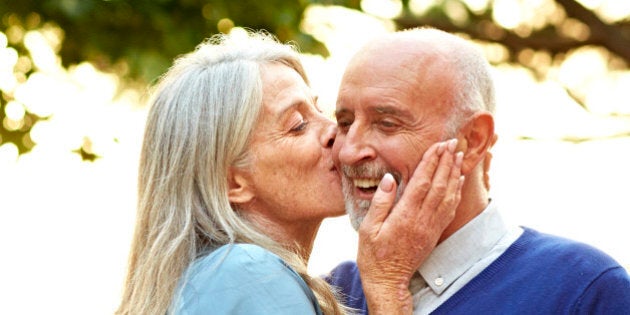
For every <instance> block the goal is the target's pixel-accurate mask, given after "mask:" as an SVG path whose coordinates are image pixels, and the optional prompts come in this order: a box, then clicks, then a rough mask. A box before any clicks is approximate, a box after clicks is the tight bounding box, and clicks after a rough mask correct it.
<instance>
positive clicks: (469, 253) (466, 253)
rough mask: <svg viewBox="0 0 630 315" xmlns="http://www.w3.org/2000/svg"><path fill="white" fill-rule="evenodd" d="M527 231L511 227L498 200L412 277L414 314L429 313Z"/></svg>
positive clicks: (442, 244)
mask: <svg viewBox="0 0 630 315" xmlns="http://www.w3.org/2000/svg"><path fill="white" fill-rule="evenodd" d="M522 233H523V229H522V228H520V227H518V226H513V227H508V226H507V225H506V224H505V222H504V221H503V219H502V217H501V215H500V214H499V212H498V210H497V206H496V202H493V201H491V202H490V203H489V204H488V207H487V208H486V209H485V210H484V211H483V212H482V213H480V214H479V215H478V216H477V217H475V218H474V219H473V220H471V221H470V222H468V223H467V224H466V225H464V226H463V227H461V228H460V229H459V230H457V232H455V233H454V234H453V235H451V236H450V237H449V238H447V239H446V240H444V241H443V242H442V243H440V244H439V245H438V246H437V247H436V248H435V249H434V250H433V252H432V253H431V255H429V257H428V258H427V260H426V261H425V262H424V263H423V264H422V266H420V268H419V269H418V273H416V275H415V276H414V277H413V278H412V279H411V283H410V285H409V288H410V290H411V293H412V294H413V304H414V312H413V313H414V315H419V314H429V313H431V312H432V311H434V310H435V309H436V308H437V307H438V306H440V305H441V304H442V303H444V302H445V301H446V300H448V299H449V298H450V297H451V296H453V294H455V293H456V292H457V291H458V290H459V289H461V288H462V287H464V285H466V284H467V283H468V282H469V281H470V280H472V279H473V278H474V277H475V276H477V275H478V274H479V273H481V271H483V270H484V269H485V268H486V267H488V266H489V265H490V264H491V263H492V262H493V261H494V260H495V259H497V258H499V256H501V254H503V253H504V252H505V251H506V250H507V249H508V247H510V245H512V243H514V242H515V241H516V239H518V238H519V237H520V236H521V234H522Z"/></svg>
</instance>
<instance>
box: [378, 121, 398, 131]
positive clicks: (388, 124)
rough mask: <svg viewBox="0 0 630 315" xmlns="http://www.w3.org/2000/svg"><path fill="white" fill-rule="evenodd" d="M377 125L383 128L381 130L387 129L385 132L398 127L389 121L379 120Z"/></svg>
mask: <svg viewBox="0 0 630 315" xmlns="http://www.w3.org/2000/svg"><path fill="white" fill-rule="evenodd" d="M378 125H379V126H380V127H381V128H383V129H387V130H391V129H395V128H396V127H398V124H397V123H395V122H393V121H390V120H380V121H379V122H378Z"/></svg>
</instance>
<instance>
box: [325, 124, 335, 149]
mask: <svg viewBox="0 0 630 315" xmlns="http://www.w3.org/2000/svg"><path fill="white" fill-rule="evenodd" d="M322 128H323V130H322V136H321V144H322V146H324V147H325V148H329V149H331V148H332V146H333V144H334V143H335V137H336V136H337V124H335V123H334V122H333V121H332V120H329V119H326V120H325V121H324V123H323V127H322Z"/></svg>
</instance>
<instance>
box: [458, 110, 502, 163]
mask: <svg viewBox="0 0 630 315" xmlns="http://www.w3.org/2000/svg"><path fill="white" fill-rule="evenodd" d="M461 132H462V133H463V134H462V135H460V137H461V138H460V141H459V142H460V145H459V148H460V149H461V151H463V152H464V161H463V163H462V174H464V175H467V174H469V173H470V172H471V171H472V170H473V169H475V168H476V167H477V165H479V163H482V162H484V160H485V159H486V158H488V159H491V156H488V152H489V150H490V148H492V146H493V145H494V143H495V142H496V141H497V135H496V134H495V133H494V118H493V117H492V114H491V113H489V112H479V113H476V114H475V115H473V116H472V119H471V120H470V121H469V122H468V123H467V124H466V125H465V126H464V127H463V128H462V130H461Z"/></svg>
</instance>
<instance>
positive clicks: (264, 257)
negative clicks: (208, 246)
mask: <svg viewBox="0 0 630 315" xmlns="http://www.w3.org/2000/svg"><path fill="white" fill-rule="evenodd" d="M268 268H272V269H284V268H289V267H288V266H287V265H286V264H285V263H284V261H283V260H282V259H280V257H278V256H277V255H276V254H274V253H272V252H270V251H269V250H267V249H265V248H262V247H260V246H258V245H254V244H226V245H223V246H221V247H219V248H217V249H215V250H214V251H212V252H211V253H209V254H207V255H205V256H202V257H200V258H199V259H197V260H196V261H195V263H194V264H193V267H192V269H193V270H191V271H192V273H193V274H194V273H196V272H197V273H198V272H201V271H202V270H213V269H221V271H223V272H229V271H239V272H248V271H249V272H255V271H257V270H262V269H265V270H266V271H269V269H268ZM289 269H290V268H289Z"/></svg>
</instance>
